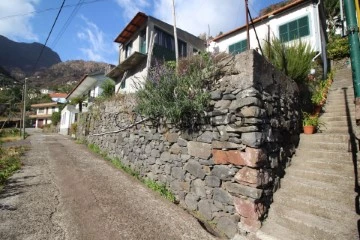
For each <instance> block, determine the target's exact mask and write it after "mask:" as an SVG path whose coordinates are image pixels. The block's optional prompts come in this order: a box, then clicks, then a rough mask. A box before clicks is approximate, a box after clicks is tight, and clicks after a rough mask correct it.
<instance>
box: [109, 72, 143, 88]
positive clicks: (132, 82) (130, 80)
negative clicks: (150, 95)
mask: <svg viewBox="0 0 360 240" xmlns="http://www.w3.org/2000/svg"><path fill="white" fill-rule="evenodd" d="M146 75H147V68H144V69H143V70H142V71H141V72H137V73H135V74H134V75H131V76H129V77H127V78H126V79H125V88H122V89H120V91H118V90H119V88H120V86H121V83H120V80H121V79H119V80H118V81H119V83H117V84H116V85H115V92H116V93H117V92H119V93H133V92H136V91H137V90H138V89H139V88H141V87H142V86H143V85H144V83H145V79H146Z"/></svg>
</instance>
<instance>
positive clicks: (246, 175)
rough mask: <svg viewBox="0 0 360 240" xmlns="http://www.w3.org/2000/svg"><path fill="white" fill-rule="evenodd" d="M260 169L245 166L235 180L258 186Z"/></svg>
mask: <svg viewBox="0 0 360 240" xmlns="http://www.w3.org/2000/svg"><path fill="white" fill-rule="evenodd" d="M258 177H259V170H258V169H253V168H249V167H243V168H242V169H240V170H239V171H238V172H237V173H236V175H235V181H236V182H238V183H241V184H245V185H248V186H252V187H257V186H258V183H259V182H260V181H258Z"/></svg>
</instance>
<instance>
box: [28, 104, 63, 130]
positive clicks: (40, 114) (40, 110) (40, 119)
mask: <svg viewBox="0 0 360 240" xmlns="http://www.w3.org/2000/svg"><path fill="white" fill-rule="evenodd" d="M31 108H34V109H35V111H36V114H35V115H30V118H32V119H35V128H42V127H43V126H44V125H47V124H51V116H52V113H53V112H59V107H58V104H57V103H56V102H50V103H38V104H32V105H31Z"/></svg>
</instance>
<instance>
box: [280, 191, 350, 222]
mask: <svg viewBox="0 0 360 240" xmlns="http://www.w3.org/2000/svg"><path fill="white" fill-rule="evenodd" d="M353 202H354V204H353V206H347V205H344V204H342V203H334V202H332V201H328V200H319V199H317V198H313V197H309V196H299V197H292V196H291V197H288V196H283V197H282V198H278V199H274V203H273V206H279V207H280V206H286V207H288V208H291V209H295V210H298V211H301V212H304V213H307V214H312V215H315V216H319V217H322V218H325V219H332V220H336V221H341V222H342V224H346V225H352V224H356V209H355V199H354V201H353ZM344 216H347V217H346V218H344Z"/></svg>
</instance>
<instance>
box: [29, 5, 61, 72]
mask: <svg viewBox="0 0 360 240" xmlns="http://www.w3.org/2000/svg"><path fill="white" fill-rule="evenodd" d="M64 4H65V0H63V2H62V4H61V7H60V9H59V12H58V13H57V15H56V18H55V21H54V23H53V25H52V26H51V29H50V32H49V34H48V36H47V38H46V41H45V44H44V45H43V46H42V48H41V51H40V54H39V56H38V58H37V60H36V62H35V64H34V68H33V71H35V69H36V66H37V64H38V63H39V61H40V58H41V55H42V54H43V52H44V49H45V47H46V44H47V42H48V40H49V38H50V35H51V33H52V31H53V29H54V27H55V24H56V22H57V20H58V18H59V15H60V13H61V10H62V9H63V7H64Z"/></svg>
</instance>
